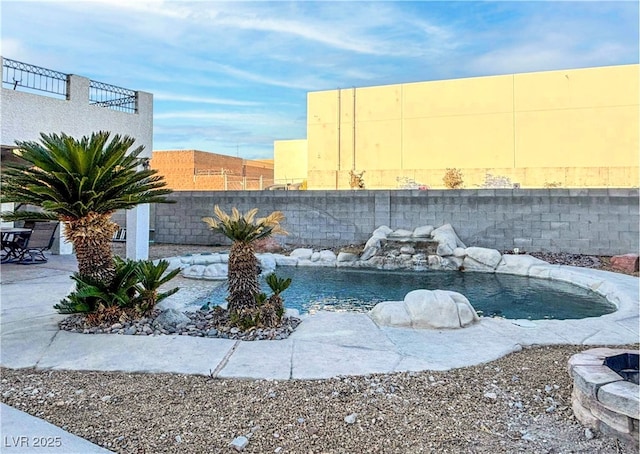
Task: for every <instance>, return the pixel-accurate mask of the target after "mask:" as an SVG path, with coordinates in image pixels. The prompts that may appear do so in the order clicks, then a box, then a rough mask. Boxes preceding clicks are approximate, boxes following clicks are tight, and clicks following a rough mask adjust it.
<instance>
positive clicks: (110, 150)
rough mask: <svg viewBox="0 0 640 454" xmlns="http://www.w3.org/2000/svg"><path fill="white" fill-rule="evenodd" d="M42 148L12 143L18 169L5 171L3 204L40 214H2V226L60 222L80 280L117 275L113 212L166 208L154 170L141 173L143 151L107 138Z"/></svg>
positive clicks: (50, 142)
mask: <svg viewBox="0 0 640 454" xmlns="http://www.w3.org/2000/svg"><path fill="white" fill-rule="evenodd" d="M40 136H41V143H38V142H31V141H25V142H20V141H19V142H16V145H17V147H18V149H17V150H16V151H14V154H16V155H17V156H19V157H20V158H22V162H21V163H7V164H6V166H5V168H4V169H3V174H2V182H1V190H2V201H3V202H15V203H18V204H27V205H33V206H36V207H40V208H41V209H42V211H15V212H13V213H3V214H2V217H3V218H4V219H6V220H25V219H31V220H58V221H62V222H63V224H64V234H65V236H66V237H67V238H68V239H69V241H71V243H72V244H73V246H74V249H75V253H76V257H77V259H78V271H79V274H80V276H81V277H83V278H84V277H88V278H90V279H94V280H98V281H102V282H104V283H105V284H106V285H107V286H108V285H109V284H110V282H111V280H112V279H113V278H114V275H115V264H114V261H113V253H112V251H111V239H112V237H113V233H114V232H115V231H116V230H117V228H118V227H117V225H116V224H115V223H114V222H113V221H112V220H111V215H112V214H113V213H114V211H116V210H120V209H129V208H133V207H135V206H136V205H139V204H144V203H158V202H168V200H167V199H166V198H165V197H164V196H165V195H167V194H169V193H171V192H172V191H171V190H170V189H166V188H165V186H166V183H165V182H164V181H163V178H162V177H161V176H158V175H156V173H157V171H156V170H150V169H149V170H139V169H138V164H139V163H138V155H140V153H141V152H142V150H143V147H138V148H136V149H134V150H131V151H130V148H131V146H132V145H133V143H134V142H135V139H134V138H132V137H128V136H122V137H121V136H119V135H116V136H114V137H113V140H111V141H109V136H110V134H109V133H108V132H98V133H94V134H92V135H91V136H90V137H82V138H81V139H75V138H73V137H70V136H68V135H66V134H60V135H58V134H50V135H47V134H41V135H40Z"/></svg>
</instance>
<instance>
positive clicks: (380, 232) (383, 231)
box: [371, 225, 393, 238]
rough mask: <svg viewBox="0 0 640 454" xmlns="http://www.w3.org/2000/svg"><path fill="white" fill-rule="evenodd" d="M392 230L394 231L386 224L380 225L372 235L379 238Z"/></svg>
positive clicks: (384, 236)
mask: <svg viewBox="0 0 640 454" xmlns="http://www.w3.org/2000/svg"><path fill="white" fill-rule="evenodd" d="M391 232H393V229H391V228H389V227H388V226H386V225H381V226H380V227H378V228H377V229H375V230H374V231H373V233H372V234H371V236H375V237H378V238H386V237H387V236H388V235H389V234H390V233H391Z"/></svg>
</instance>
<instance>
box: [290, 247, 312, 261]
mask: <svg viewBox="0 0 640 454" xmlns="http://www.w3.org/2000/svg"><path fill="white" fill-rule="evenodd" d="M312 255H313V249H308V248H298V249H294V250H293V251H291V254H289V256H290V257H295V258H297V259H301V260H311V256H312Z"/></svg>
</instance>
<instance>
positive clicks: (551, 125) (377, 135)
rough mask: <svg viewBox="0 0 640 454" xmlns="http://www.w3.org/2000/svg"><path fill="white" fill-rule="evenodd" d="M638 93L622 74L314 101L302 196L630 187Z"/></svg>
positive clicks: (361, 92)
mask: <svg viewBox="0 0 640 454" xmlns="http://www.w3.org/2000/svg"><path fill="white" fill-rule="evenodd" d="M638 87H639V77H638V65H624V66H611V67H600V68H585V69H577V70H566V71H564V70H563V71H550V72H540V73H527V74H515V75H505V76H492V77H478V78H469V79H456V80H444V81H434V82H420V83H412V84H401V85H388V86H378V87H366V88H356V89H343V90H331V91H323V92H312V93H309V94H308V99H307V106H308V107H307V109H308V112H307V113H308V117H307V139H308V141H307V151H308V153H307V155H308V169H309V172H308V180H309V188H310V189H336V188H338V189H347V188H349V172H350V170H352V169H353V170H355V171H356V172H358V173H359V172H362V171H365V174H364V180H365V184H366V187H367V188H370V189H377V188H379V189H392V188H397V187H400V186H401V185H402V184H403V182H406V181H407V180H411V181H413V182H415V183H418V184H422V185H428V186H430V187H432V188H440V187H443V181H442V178H443V176H444V173H445V172H446V169H447V168H458V169H460V170H461V171H462V173H463V177H464V186H465V187H467V188H472V187H482V186H484V185H486V182H487V181H488V180H487V175H492V176H493V177H500V178H502V179H503V180H504V181H510V182H511V183H519V184H520V185H521V186H522V187H532V188H533V187H545V186H561V187H607V186H616V187H634V186H638V181H639V176H638V149H639V132H638V131H639V126H638V125H639V124H640V118H639V106H638V100H639V99H640V98H639V93H638ZM275 160H276V173H277V168H278V165H279V164H278V161H279V159H278V156H277V155H276V156H275ZM276 178H278V177H277V176H276Z"/></svg>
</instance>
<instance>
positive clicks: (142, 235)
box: [127, 204, 149, 260]
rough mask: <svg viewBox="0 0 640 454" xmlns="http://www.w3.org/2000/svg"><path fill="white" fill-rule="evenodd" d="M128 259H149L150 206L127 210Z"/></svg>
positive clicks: (139, 206)
mask: <svg viewBox="0 0 640 454" xmlns="http://www.w3.org/2000/svg"><path fill="white" fill-rule="evenodd" d="M127 258H128V259H133V260H145V259H147V258H149V204H144V205H138V206H137V207H135V208H132V209H130V210H127Z"/></svg>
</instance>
